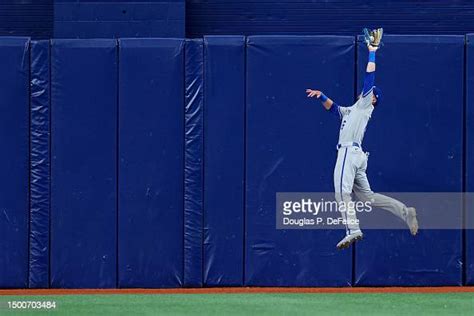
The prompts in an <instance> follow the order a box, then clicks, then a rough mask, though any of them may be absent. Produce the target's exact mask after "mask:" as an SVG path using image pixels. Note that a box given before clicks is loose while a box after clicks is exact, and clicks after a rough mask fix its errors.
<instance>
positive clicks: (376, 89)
mask: <svg viewBox="0 0 474 316" xmlns="http://www.w3.org/2000/svg"><path fill="white" fill-rule="evenodd" d="M373 93H374V96H375V97H376V98H377V102H375V104H376V105H379V104H380V101H382V90H380V88H379V87H375V86H374V90H373Z"/></svg>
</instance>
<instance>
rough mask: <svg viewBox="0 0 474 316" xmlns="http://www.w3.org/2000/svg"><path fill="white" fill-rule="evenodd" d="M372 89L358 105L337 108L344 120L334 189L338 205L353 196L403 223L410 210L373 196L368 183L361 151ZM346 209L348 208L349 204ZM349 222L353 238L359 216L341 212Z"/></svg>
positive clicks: (378, 196)
mask: <svg viewBox="0 0 474 316" xmlns="http://www.w3.org/2000/svg"><path fill="white" fill-rule="evenodd" d="M372 90H373V89H370V91H368V92H367V93H364V94H363V95H362V96H361V97H360V98H359V99H358V100H357V102H356V103H355V104H354V105H352V106H350V107H341V106H338V105H337V104H333V106H336V107H337V111H338V113H339V116H340V118H341V129H340V132H339V144H338V146H337V148H338V153H337V161H336V166H335V168H334V189H335V193H336V200H337V201H338V202H346V203H347V202H350V201H351V193H352V192H354V194H355V195H356V197H357V198H358V199H359V200H361V201H364V202H365V201H371V205H372V207H379V208H382V209H385V210H388V211H390V212H391V213H393V214H394V215H396V216H398V217H400V218H401V219H402V220H405V218H406V213H407V211H406V209H407V207H406V206H405V205H404V204H403V203H402V202H400V201H397V200H395V199H393V198H391V197H388V196H385V195H382V194H378V193H374V192H373V191H372V190H371V189H370V185H369V181H368V179H367V174H366V170H367V160H368V156H367V154H366V153H364V152H363V150H362V147H361V146H362V140H363V138H364V133H365V130H366V127H367V123H368V122H369V119H370V117H371V115H372V111H373V110H374V106H373V105H372V95H373V91H372ZM346 205H347V204H346ZM342 216H343V218H344V219H346V220H347V222H348V225H346V233H347V234H350V233H353V232H354V231H357V230H360V228H359V224H358V223H357V221H356V219H357V215H356V212H355V211H354V210H349V211H348V212H342Z"/></svg>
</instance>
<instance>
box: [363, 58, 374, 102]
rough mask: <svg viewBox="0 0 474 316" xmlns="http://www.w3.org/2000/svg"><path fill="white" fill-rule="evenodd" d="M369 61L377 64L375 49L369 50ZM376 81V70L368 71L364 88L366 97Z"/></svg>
mask: <svg viewBox="0 0 474 316" xmlns="http://www.w3.org/2000/svg"><path fill="white" fill-rule="evenodd" d="M369 63H374V64H375V51H371V52H369ZM374 83H375V71H372V72H366V73H365V78H364V88H363V90H362V95H363V96H364V97H365V96H366V95H367V94H368V93H369V92H370V90H372V88H373V86H374Z"/></svg>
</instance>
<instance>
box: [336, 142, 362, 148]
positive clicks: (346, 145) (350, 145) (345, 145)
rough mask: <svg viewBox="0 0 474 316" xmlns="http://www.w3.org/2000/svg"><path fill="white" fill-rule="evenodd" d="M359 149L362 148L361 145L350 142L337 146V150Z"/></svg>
mask: <svg viewBox="0 0 474 316" xmlns="http://www.w3.org/2000/svg"><path fill="white" fill-rule="evenodd" d="M352 146H354V147H359V148H360V145H359V143H356V142H348V143H340V144H338V145H337V147H336V148H337V149H339V148H341V147H352Z"/></svg>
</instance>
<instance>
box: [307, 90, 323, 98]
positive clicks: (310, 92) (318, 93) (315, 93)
mask: <svg viewBox="0 0 474 316" xmlns="http://www.w3.org/2000/svg"><path fill="white" fill-rule="evenodd" d="M306 93H307V94H308V98H314V97H316V98H318V99H319V97H320V96H321V94H322V92H321V91H319V90H312V89H306Z"/></svg>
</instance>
